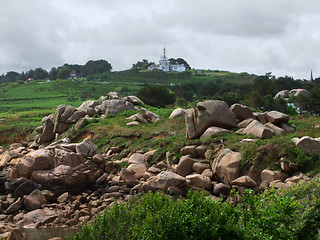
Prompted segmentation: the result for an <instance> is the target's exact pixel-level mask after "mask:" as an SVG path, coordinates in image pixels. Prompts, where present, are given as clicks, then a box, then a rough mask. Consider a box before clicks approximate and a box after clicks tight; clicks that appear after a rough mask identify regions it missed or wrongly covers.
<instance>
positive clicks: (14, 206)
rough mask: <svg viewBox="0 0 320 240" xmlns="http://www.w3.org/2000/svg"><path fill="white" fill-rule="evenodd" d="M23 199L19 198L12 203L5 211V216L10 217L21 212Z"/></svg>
mask: <svg viewBox="0 0 320 240" xmlns="http://www.w3.org/2000/svg"><path fill="white" fill-rule="evenodd" d="M22 202H23V200H22V198H21V197H19V198H18V199H17V200H16V201H15V202H14V203H12V204H11V205H10V206H9V207H8V208H7V209H6V211H5V214H7V215H10V214H12V213H16V212H18V211H19V210H20V208H21V206H22Z"/></svg>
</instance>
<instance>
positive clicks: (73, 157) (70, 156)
mask: <svg viewBox="0 0 320 240" xmlns="http://www.w3.org/2000/svg"><path fill="white" fill-rule="evenodd" d="M82 160H83V157H82V155H81V154H77V153H74V152H70V151H66V150H64V149H58V148H56V149H55V156H54V163H55V164H54V166H59V165H67V166H70V167H72V168H73V167H75V166H78V165H79V164H80V163H81V162H82Z"/></svg>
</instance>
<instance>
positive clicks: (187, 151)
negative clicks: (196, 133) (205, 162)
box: [180, 145, 198, 158]
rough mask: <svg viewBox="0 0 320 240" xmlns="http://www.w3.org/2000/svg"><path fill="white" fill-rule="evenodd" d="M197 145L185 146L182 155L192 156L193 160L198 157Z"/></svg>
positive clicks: (181, 150)
mask: <svg viewBox="0 0 320 240" xmlns="http://www.w3.org/2000/svg"><path fill="white" fill-rule="evenodd" d="M196 148H197V145H188V146H184V147H183V148H181V149H180V153H181V155H190V156H191V157H193V158H196V157H198V154H197V151H196Z"/></svg>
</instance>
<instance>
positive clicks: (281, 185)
mask: <svg viewBox="0 0 320 240" xmlns="http://www.w3.org/2000/svg"><path fill="white" fill-rule="evenodd" d="M270 187H274V188H275V189H278V188H286V187H289V184H287V183H284V182H282V181H281V180H275V181H273V182H271V183H270Z"/></svg>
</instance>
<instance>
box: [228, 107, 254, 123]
mask: <svg viewBox="0 0 320 240" xmlns="http://www.w3.org/2000/svg"><path fill="white" fill-rule="evenodd" d="M230 110H231V111H232V112H234V114H235V115H236V118H237V119H239V121H243V120H245V119H248V118H254V116H253V113H252V111H251V110H250V108H248V107H247V106H245V105H242V104H238V103H235V104H233V105H231V107H230Z"/></svg>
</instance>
